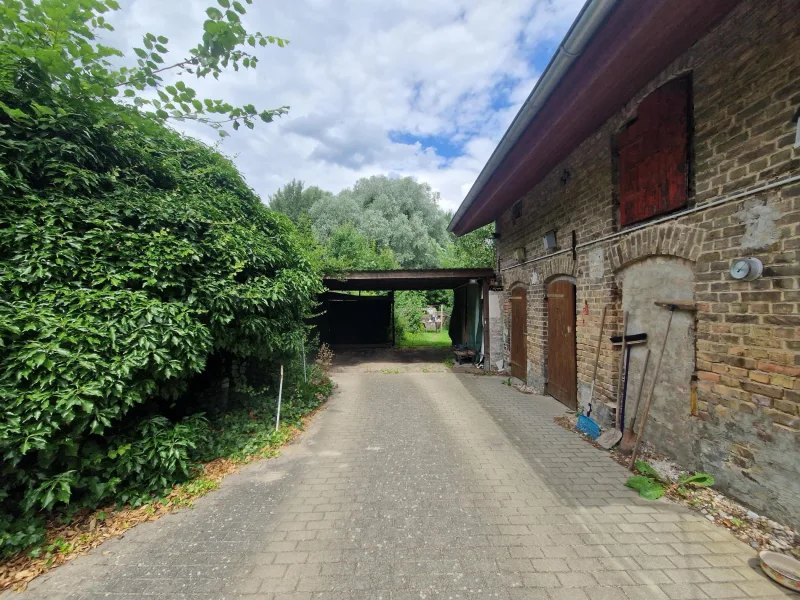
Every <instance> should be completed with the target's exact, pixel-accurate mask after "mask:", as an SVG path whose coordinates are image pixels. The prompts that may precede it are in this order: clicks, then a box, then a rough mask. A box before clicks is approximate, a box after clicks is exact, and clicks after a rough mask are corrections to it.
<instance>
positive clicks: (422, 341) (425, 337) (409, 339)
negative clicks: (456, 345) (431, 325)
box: [397, 329, 453, 348]
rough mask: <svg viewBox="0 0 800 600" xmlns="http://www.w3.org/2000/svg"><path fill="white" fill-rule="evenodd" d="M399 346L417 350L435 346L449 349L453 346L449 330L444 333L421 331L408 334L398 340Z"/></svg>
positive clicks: (443, 331)
mask: <svg viewBox="0 0 800 600" xmlns="http://www.w3.org/2000/svg"><path fill="white" fill-rule="evenodd" d="M397 345H398V346H399V347H401V348H416V347H422V346H435V347H443V348H449V347H450V346H452V345H453V342H452V341H450V336H449V335H448V333H447V330H446V329H445V330H442V331H419V332H416V333H407V334H405V335H404V336H403V338H402V339H400V340H397Z"/></svg>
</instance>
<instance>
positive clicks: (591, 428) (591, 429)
mask: <svg viewBox="0 0 800 600" xmlns="http://www.w3.org/2000/svg"><path fill="white" fill-rule="evenodd" d="M577 429H578V431H581V432H583V433H585V434H586V435H588V436H589V437H590V438H592V439H593V440H596V439H597V438H598V436H599V435H600V426H599V425H598V424H597V423H595V422H594V420H592V419H590V418H589V417H587V416H585V415H578V426H577Z"/></svg>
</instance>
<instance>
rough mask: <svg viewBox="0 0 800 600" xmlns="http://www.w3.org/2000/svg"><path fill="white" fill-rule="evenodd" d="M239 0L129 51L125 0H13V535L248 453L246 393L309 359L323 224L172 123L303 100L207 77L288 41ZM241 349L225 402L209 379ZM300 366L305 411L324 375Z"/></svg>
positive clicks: (7, 546) (0, 503)
mask: <svg viewBox="0 0 800 600" xmlns="http://www.w3.org/2000/svg"><path fill="white" fill-rule="evenodd" d="M248 3H249V0H248ZM219 5H220V7H221V10H220V9H219V8H216V7H210V8H209V9H208V10H207V11H206V13H207V15H208V19H207V20H206V22H205V23H204V25H203V33H202V40H201V42H200V43H199V44H198V46H197V47H196V48H194V49H192V50H191V51H190V53H189V54H188V55H187V56H186V57H183V58H182V59H180V60H179V61H178V62H176V63H174V64H172V66H169V67H166V68H164V67H163V65H164V64H166V63H165V60H164V56H165V55H166V53H167V44H168V40H167V39H166V38H164V37H162V36H154V35H151V34H147V35H146V36H145V37H144V39H143V47H142V48H134V52H135V54H136V56H137V59H136V66H135V67H130V68H129V67H122V68H120V69H118V70H114V69H112V67H111V66H110V65H111V63H110V61H109V59H111V58H113V57H119V56H122V53H120V52H119V51H118V50H116V49H113V48H109V47H106V46H104V45H102V44H101V43H98V41H97V38H96V36H95V34H96V33H97V32H100V33H102V32H103V31H104V30H109V29H110V26H109V25H108V23H107V22H106V21H105V17H104V14H105V13H107V12H108V11H109V10H114V9H117V8H118V5H117V4H116V2H114V0H41V1H40V2H29V1H24V2H23V1H18V0H7V1H6V2H4V3H3V5H2V7H0V456H2V459H1V460H2V463H0V554H4V555H8V554H9V553H13V552H15V551H18V550H20V549H22V548H25V547H27V546H29V545H30V544H32V543H35V542H37V541H39V540H40V539H41V536H42V525H43V523H44V522H45V520H46V519H50V518H54V517H57V516H59V515H60V516H62V517H64V518H68V517H69V515H70V514H71V513H72V512H74V511H75V510H78V509H80V508H82V507H91V506H97V505H100V504H101V503H104V504H107V503H109V502H116V501H119V502H130V503H134V504H135V503H140V502H147V501H148V500H149V499H151V498H152V497H153V496H157V495H158V494H161V493H163V492H164V490H166V489H169V488H170V487H171V486H172V485H174V484H175V483H177V482H180V481H184V480H186V479H187V478H189V477H190V476H191V474H192V469H193V464H194V463H195V462H196V461H198V460H202V459H204V458H207V457H208V456H211V455H214V454H220V453H226V454H229V453H230V452H232V451H233V450H232V448H233V446H234V445H235V444H236V443H237V442H236V441H235V440H236V439H238V436H236V435H234V436H233V437H231V438H230V440H231V441H230V444H229V445H227V446H225V444H226V443H227V442H225V440H226V437H225V435H222V434H220V433H219V432H220V431H222V430H225V429H226V428H227V430H228V431H231V430H232V429H233V430H235V429H236V427H238V425H236V423H235V422H229V421H226V420H225V419H226V418H227V419H229V420H230V419H232V420H234V421H236V419H237V418H238V417H236V416H235V415H236V414H240V413H237V412H236V411H237V410H239V409H238V408H237V402H238V401H239V400H240V399H241V397H242V396H244V397H252V398H255V399H256V400H258V399H260V400H259V401H260V402H261V403H262V404H261V408H258V407H256V408H253V407H250V409H251V410H261V411H262V412H263V413H264V414H265V415H266V414H268V412H269V410H270V408H269V406H270V403H271V402H274V396H275V390H276V388H277V385H276V370H277V365H278V364H279V363H287V364H289V363H291V361H293V360H295V361H296V357H297V355H298V352H299V348H300V345H301V343H302V341H303V339H304V337H305V331H304V322H305V319H306V318H307V317H308V316H309V315H310V314H311V311H312V310H313V307H314V303H315V298H316V294H317V293H318V292H319V291H320V289H321V284H320V278H319V274H318V272H317V270H316V266H315V265H316V264H317V262H316V261H317V257H316V256H315V255H314V253H313V252H312V251H311V250H310V249H309V246H310V245H311V244H309V240H308V238H306V237H305V234H304V233H303V230H302V228H301V229H300V230H298V229H297V228H295V226H294V225H293V224H292V223H291V221H290V220H289V219H288V218H286V217H285V216H283V215H281V214H279V213H275V212H272V211H270V210H268V209H267V208H266V207H265V206H264V205H263V204H262V203H261V201H260V199H259V198H258V197H257V196H256V195H255V194H254V193H253V192H252V190H251V189H250V188H249V187H248V186H247V185H246V183H245V182H244V180H243V179H242V177H241V175H240V174H239V173H238V171H237V170H236V168H235V167H234V166H233V164H232V163H231V162H230V161H229V160H228V159H226V158H225V157H223V156H221V155H220V154H219V153H217V152H215V151H214V150H212V149H210V148H208V147H206V146H204V145H203V144H201V143H199V142H196V141H194V140H191V139H188V138H186V137H184V136H181V135H179V134H177V133H176V132H174V131H172V130H170V129H167V128H166V127H165V126H164V125H163V123H164V122H165V121H166V120H167V119H178V120H195V121H199V122H203V123H207V124H209V125H211V126H212V127H215V128H217V129H218V130H219V131H220V133H221V134H225V135H226V134H227V131H226V129H225V127H226V126H227V127H230V128H232V129H238V128H239V127H240V125H245V126H246V127H247V128H252V127H254V124H255V121H256V120H257V119H259V118H260V119H261V120H262V121H266V122H269V121H271V120H272V118H273V117H274V116H275V115H278V114H282V112H284V111H285V108H284V107H282V108H279V109H276V110H274V111H257V110H256V109H255V107H253V106H252V105H245V106H242V107H235V106H232V105H229V104H227V103H226V102H224V101H220V100H211V99H199V98H198V97H197V94H196V93H195V91H194V90H193V89H192V88H190V87H189V86H187V85H186V83H185V81H184V80H185V79H187V78H189V79H191V78H196V77H206V76H208V75H211V76H213V77H217V76H218V75H219V73H220V72H222V71H223V70H224V69H225V68H227V67H232V68H234V69H236V70H238V68H253V67H255V66H256V63H257V57H255V56H253V55H251V54H250V53H249V52H247V51H246V49H247V48H248V47H250V48H254V47H257V46H266V45H267V44H271V43H275V44H278V45H280V46H282V45H284V43H285V42H284V40H280V39H279V38H274V37H272V36H264V35H261V34H259V33H249V32H247V31H246V30H245V29H244V26H243V25H242V23H241V17H240V16H241V15H243V14H244V13H245V9H244V7H243V6H242V5H241V4H240V3H239V2H230V1H229V0H220V1H219ZM166 75H170V76H171V77H172V76H176V75H177V77H178V79H177V80H175V79H173V80H172V82H171V83H169V84H166V82H164V81H162V79H161V78H162V76H166ZM211 365H213V366H214V368H215V369H216V373H213V372H210V371H209V370H210V368H211ZM234 367H236V369H238V371H237V373H238V375H237V376H236V377H235V378H233V377H232V376H231V377H232V379H234V380H233V385H232V389H233V391H234V392H235V393H231V400H230V402H227V404H226V405H225V406H224V408H225V409H226V410H224V411H223V410H220V406H219V403H218V402H216V401H215V399H214V398H210V399H209V398H202V397H201V396H202V392H205V391H207V388H208V385H209V384H210V383H211V382H212V381H213V377H212V376H214V375H216V376H217V383H219V378H220V377H223V376H224V377H227V376H229V375H230V374H231V373H232V372H233V370H234ZM249 372H257V373H259V381H258V387H257V388H256V387H254V386H253V385H251V382H249V380H248V379H247V377H246V374H247V373H249ZM296 373H297V370H296V369H295V370H294V375H291V376H290V377H289V378H288V381H287V386H288V387H286V388H284V389H285V394H286V396H287V398H288V408H287V411H288V412H287V418H293V417H292V414H293V410H294V409H293V408H292V407H293V406H294V405H295V402H294V400H292V398H298V399H299V398H304V399H305V400H297V403H296V405H297V407H299V408H297V410H298V411H300V412H302V410H305V409H306V408H307V407H308V406H309V404H308V402H311V400H309V398H311V397H313V398H317V394H318V393H320V391H319V390H306V389H305V388H304V387H303V386H300V385H299V384H297V383H296V382H297V381H298V380H297V377H296ZM201 375H202V377H205V378H206V379H203V378H202V377H201ZM239 391H241V392H246V393H238V392H239ZM206 409H208V410H206ZM204 410H205V411H206V412H207V413H208V414H209V417H205V416H203V415H202V414H200V413H202V412H203V411H204ZM226 412H228V413H233V415H234V416H228V417H226V416H225V413H226ZM248 414H249V413H248ZM236 422H238V421H236ZM226 423H227V424H226ZM220 424H222V425H220ZM254 435H255V434H254ZM261 441H263V440H259V442H258V443H260V442H261ZM215 445H216V446H215Z"/></svg>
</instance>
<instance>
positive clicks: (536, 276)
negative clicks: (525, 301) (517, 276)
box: [531, 271, 539, 285]
mask: <svg viewBox="0 0 800 600" xmlns="http://www.w3.org/2000/svg"><path fill="white" fill-rule="evenodd" d="M537 283H539V273H537V272H536V271H531V285H536V284H537Z"/></svg>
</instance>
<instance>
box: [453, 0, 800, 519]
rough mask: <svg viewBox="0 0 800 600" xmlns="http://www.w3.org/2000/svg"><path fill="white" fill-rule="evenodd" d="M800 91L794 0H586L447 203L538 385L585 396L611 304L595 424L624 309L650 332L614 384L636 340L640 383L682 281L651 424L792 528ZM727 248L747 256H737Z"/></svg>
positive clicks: (524, 367) (656, 438)
mask: <svg viewBox="0 0 800 600" xmlns="http://www.w3.org/2000/svg"><path fill="white" fill-rule="evenodd" d="M798 107H800V10H798V3H797V1H796V0H772V1H770V2H760V1H756V0H744V1H734V0H707V1H704V2H695V1H693V0H663V1H655V0H654V1H653V2H641V0H617V1H602V0H590V1H589V2H588V3H587V5H586V6H585V7H584V9H583V11H582V13H581V14H580V15H579V17H578V19H577V20H576V22H575V24H573V27H572V29H571V30H570V32H569V33H568V34H567V37H566V38H565V40H564V42H562V46H561V50H560V51H559V53H558V54H557V55H556V56H555V57H554V59H553V61H552V62H551V64H550V66H549V67H548V69H547V71H546V72H545V74H544V75H543V76H542V78H541V79H540V81H539V82H538V83H537V86H536V88H535V89H534V91H533V92H532V94H531V96H530V97H529V99H528V101H527V102H526V103H525V105H523V107H522V109H521V110H520V113H519V115H518V116H517V118H516V119H515V121H514V123H512V125H511V127H510V128H509V130H508V132H507V133H506V135H505V137H504V138H503V140H502V141H501V142H500V145H499V146H498V148H497V150H495V153H494V154H493V156H492V158H491V159H490V161H489V163H488V164H487V166H486V167H485V168H484V171H483V172H482V173H481V176H480V177H479V179H478V181H477V182H476V184H475V186H474V187H473V189H472V190H471V191H470V193H469V195H468V196H467V198H466V199H465V201H464V203H463V204H462V206H461V207H460V208H459V210H458V212H457V213H456V215H455V217H454V219H453V222H452V223H451V230H453V231H454V232H455V233H456V234H463V233H466V232H468V231H471V230H472V229H475V228H476V227H478V226H481V225H483V224H485V223H489V222H492V221H494V222H495V224H496V230H497V234H496V236H497V273H498V280H499V281H498V283H500V284H502V286H503V288H502V289H503V291H502V292H499V293H500V294H501V297H500V302H498V303H497V304H499V305H501V306H502V314H503V318H502V337H501V338H500V339H501V342H502V350H501V348H498V347H497V346H498V343H497V342H493V348H492V353H493V354H492V361H493V363H494V364H498V361H499V360H502V361H504V364H505V365H506V366H507V367H508V368H509V370H510V372H511V374H513V375H515V376H517V377H519V378H520V379H523V380H525V381H526V382H527V383H528V385H530V386H532V387H534V388H535V389H536V390H538V391H540V392H546V393H550V394H551V395H553V396H555V397H557V398H558V399H559V400H561V401H562V402H564V403H565V404H567V405H568V406H573V407H580V406H585V405H586V403H587V402H588V397H589V388H590V383H591V378H592V367H593V364H594V351H595V345H596V343H597V340H598V334H599V322H600V315H601V313H602V309H603V307H604V306H605V307H607V317H606V325H605V327H606V329H605V332H604V334H603V342H602V346H601V354H600V366H599V371H598V376H597V384H596V388H595V398H594V402H595V407H596V411H595V412H594V414H595V415H597V416H598V417H599V418H600V419H601V420H602V421H604V423H605V424H610V423H611V422H612V421H613V419H614V417H615V413H616V403H617V396H618V391H619V390H618V389H617V388H618V374H619V365H620V358H621V352H620V350H618V349H615V348H614V347H612V345H611V343H610V341H609V336H610V335H619V334H621V332H622V321H623V314H624V313H627V322H628V332H629V333H647V335H648V341H647V344H646V345H643V346H637V347H633V348H632V349H631V360H630V370H629V379H628V380H629V382H630V383H629V385H628V396H629V398H630V397H631V396H632V395H633V394H634V393H635V391H636V390H637V387H638V386H639V384H640V382H641V380H642V370H643V362H644V358H645V352H646V350H647V349H649V350H650V352H651V358H650V361H649V366H648V369H647V371H646V376H645V380H644V386H645V393H644V394H643V396H646V395H647V391H648V389H649V385H650V381H651V378H652V375H653V371H654V366H655V365H654V363H655V362H656V358H657V356H658V353H659V350H660V348H661V343H662V341H663V340H664V333H665V329H666V325H667V321H668V317H669V312H668V310H667V309H666V308H664V307H661V306H657V305H655V304H654V302H655V301H658V300H686V301H694V302H695V307H696V310H678V311H676V312H675V313H674V315H673V320H672V323H671V329H670V332H669V337H668V339H667V344H666V349H665V355H664V362H663V365H662V368H661V373H660V376H659V378H658V382H657V386H656V392H655V396H654V401H653V407H652V409H651V413H650V419H649V421H648V424H647V434H646V439H648V440H649V441H650V442H651V443H652V444H653V445H654V446H655V447H656V448H657V449H659V450H660V451H663V452H664V453H667V454H669V455H671V456H673V457H674V458H676V459H677V460H678V461H679V462H680V463H681V464H683V465H685V466H686V467H688V468H693V469H697V470H702V471H706V472H709V473H712V474H713V475H714V476H715V477H716V478H717V480H718V482H719V486H720V487H721V488H723V489H725V490H726V491H727V492H728V493H730V494H732V495H733V496H735V497H737V498H739V499H740V500H741V501H743V502H745V503H746V504H748V505H750V506H752V507H753V508H754V509H755V510H757V511H761V512H764V513H766V514H768V515H771V516H773V517H774V518H776V519H780V520H783V521H785V522H789V523H791V524H792V525H794V526H800V379H798V375H800V312H799V311H798V306H800V289H799V288H800V286H799V285H798V281H799V280H800V278H799V277H798V275H800V265H799V264H798V263H800V261H798V255H799V254H800V252H798V249H800V148H798V140H797V138H796V136H797V135H798V133H797V131H798V124H797V122H796V120H797V111H798ZM743 258H755V259H758V261H760V263H761V265H763V271H762V272H761V274H760V276H757V275H758V270H759V265H758V261H749V262H748V265H747V266H746V267H744V266H740V270H739V271H736V270H732V267H733V266H734V265H735V264H736V263H737V261H738V260H739V259H743ZM747 267H749V268H750V272H749V273H748V274H747V275H746V276H745V277H744V278H741V277H742V276H743V275H744V274H745V271H747ZM501 353H502V355H501ZM643 401H644V398H643ZM630 403H631V400H630V399H629V401H628V406H630ZM640 412H641V411H640ZM629 413H630V411H629ZM626 417H627V419H626V420H628V421H629V420H630V414H627V415H626Z"/></svg>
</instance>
